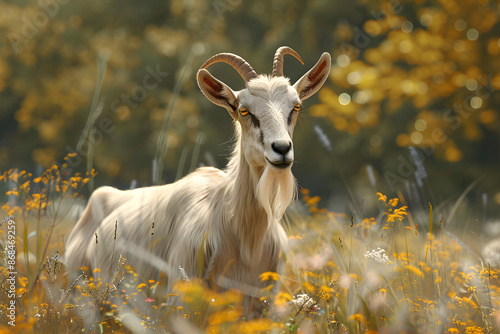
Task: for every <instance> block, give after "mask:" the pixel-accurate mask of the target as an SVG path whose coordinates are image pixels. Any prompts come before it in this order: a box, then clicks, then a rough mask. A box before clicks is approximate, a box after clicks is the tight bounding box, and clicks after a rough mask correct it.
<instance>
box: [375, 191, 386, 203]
mask: <svg viewBox="0 0 500 334" xmlns="http://www.w3.org/2000/svg"><path fill="white" fill-rule="evenodd" d="M375 195H377V196H378V200H379V201H382V202H387V196H385V195H382V193H380V192H378V193H376V194H375Z"/></svg>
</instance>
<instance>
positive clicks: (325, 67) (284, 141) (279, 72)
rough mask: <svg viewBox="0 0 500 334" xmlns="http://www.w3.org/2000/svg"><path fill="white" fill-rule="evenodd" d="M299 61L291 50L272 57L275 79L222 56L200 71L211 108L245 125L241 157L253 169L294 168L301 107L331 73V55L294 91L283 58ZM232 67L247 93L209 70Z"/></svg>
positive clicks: (236, 58)
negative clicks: (222, 110) (295, 134)
mask: <svg viewBox="0 0 500 334" xmlns="http://www.w3.org/2000/svg"><path fill="white" fill-rule="evenodd" d="M286 54H289V55H292V56H294V57H295V58H297V59H298V60H299V61H300V62H301V63H302V64H303V62H302V59H301V58H300V56H299V55H298V54H297V53H296V52H295V51H294V50H292V49H291V48H289V47H280V48H279V49H278V50H277V51H276V54H275V56H274V62H273V72H272V75H271V76H268V75H257V73H256V72H255V71H254V69H253V68H252V67H251V66H250V64H248V63H247V62H246V61H245V60H244V59H243V58H241V57H239V56H237V55H234V54H231V53H221V54H217V55H215V56H213V57H212V58H210V59H209V60H207V61H206V62H205V64H203V65H202V66H201V69H200V70H199V71H198V75H197V80H198V85H199V87H200V89H201V91H202V92H203V94H205V96H206V97H207V98H208V99H209V100H210V101H212V103H214V104H216V105H218V106H221V107H223V108H225V109H227V111H228V112H229V114H230V115H231V116H232V117H233V119H234V120H235V121H237V122H239V124H240V125H241V136H242V138H241V140H242V142H243V145H242V146H243V154H244V155H245V158H246V160H247V161H248V163H249V164H250V165H251V166H254V167H266V166H271V169H273V170H275V171H279V170H283V169H288V168H290V166H291V165H292V163H293V160H294V154H293V144H292V136H293V129H294V127H295V123H296V121H297V115H298V112H299V110H300V108H301V105H302V101H304V100H305V99H307V98H308V97H310V96H311V95H313V94H314V93H316V92H317V91H318V90H319V89H320V88H321V86H322V85H323V83H324V82H325V80H326V79H327V77H328V74H329V73H330V62H331V60H330V55H329V54H328V53H326V52H325V53H323V55H322V56H321V57H320V59H319V61H318V62H317V63H316V65H314V67H313V68H311V69H310V70H309V71H308V72H307V73H306V74H305V75H304V76H303V77H302V78H300V79H299V80H298V81H297V82H296V83H295V84H294V85H293V86H292V85H290V82H289V79H288V78H286V77H284V76H283V57H284V56H285V55H286ZM217 62H224V63H227V64H229V65H231V66H232V67H233V68H234V69H236V70H237V71H238V73H239V74H240V75H241V76H242V77H243V79H244V80H245V83H246V88H245V89H243V90H240V91H233V90H232V89H231V88H229V87H228V86H227V85H226V84H224V83H223V82H221V81H220V80H217V79H216V78H214V77H213V76H212V75H211V74H210V73H209V72H208V71H207V70H206V69H205V68H206V67H208V66H210V65H211V64H213V63H217Z"/></svg>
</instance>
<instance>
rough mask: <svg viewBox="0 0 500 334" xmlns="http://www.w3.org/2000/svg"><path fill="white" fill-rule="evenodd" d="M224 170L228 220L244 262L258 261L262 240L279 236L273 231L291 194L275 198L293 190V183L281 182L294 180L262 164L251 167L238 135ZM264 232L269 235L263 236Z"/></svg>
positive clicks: (261, 249) (289, 174)
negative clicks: (231, 155) (225, 173)
mask: <svg viewBox="0 0 500 334" xmlns="http://www.w3.org/2000/svg"><path fill="white" fill-rule="evenodd" d="M227 173H228V177H229V183H228V188H227V192H226V196H227V197H226V201H225V202H226V204H227V205H228V206H229V207H228V211H227V212H228V213H229V217H228V220H229V221H228V223H229V224H230V228H231V229H232V230H233V232H234V233H235V235H236V237H237V239H238V240H239V242H240V245H239V248H240V255H241V256H242V260H243V262H244V263H255V261H260V258H261V255H262V251H263V249H264V241H265V239H266V238H268V237H270V238H278V235H279V233H275V232H276V231H277V229H278V228H279V225H278V224H279V220H280V219H281V216H282V214H283V211H284V209H286V207H287V206H288V204H289V201H291V199H292V198H293V194H290V195H289V196H288V194H285V196H283V197H285V198H288V197H289V199H290V200H289V201H288V203H286V204H283V201H280V200H277V196H281V195H283V192H284V191H285V192H286V191H288V192H293V191H294V186H293V185H291V184H290V185H285V186H283V185H282V184H280V182H281V181H282V180H293V176H292V175H291V172H290V171H286V172H285V173H288V174H285V173H282V174H275V173H274V172H273V171H269V170H265V167H254V166H251V165H250V164H249V163H248V161H247V160H246V158H245V156H244V154H243V151H242V143H241V140H240V139H239V138H238V142H237V144H236V145H235V150H234V152H233V157H232V159H231V161H230V162H229V165H228V170H227ZM263 177H264V178H265V179H262V178H263ZM259 181H261V183H259ZM262 182H264V183H265V184H263V183H262ZM290 182H292V181H290ZM292 183H293V182H292ZM280 191H281V193H280ZM279 194H280V195H279ZM286 201H287V199H285V200H284V202H286ZM278 206H279V207H278ZM283 206H284V207H283ZM266 233H269V235H268V236H266Z"/></svg>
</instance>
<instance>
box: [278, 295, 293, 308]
mask: <svg viewBox="0 0 500 334" xmlns="http://www.w3.org/2000/svg"><path fill="white" fill-rule="evenodd" d="M292 299H293V298H292V296H291V295H290V294H289V293H287V292H278V294H277V295H276V299H275V301H274V304H275V305H276V306H285V305H286V304H287V303H288V302H289V301H291V300H292Z"/></svg>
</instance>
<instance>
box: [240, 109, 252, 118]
mask: <svg viewBox="0 0 500 334" xmlns="http://www.w3.org/2000/svg"><path fill="white" fill-rule="evenodd" d="M249 113H250V111H248V109H247V108H240V115H241V116H245V115H248V114H249Z"/></svg>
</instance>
